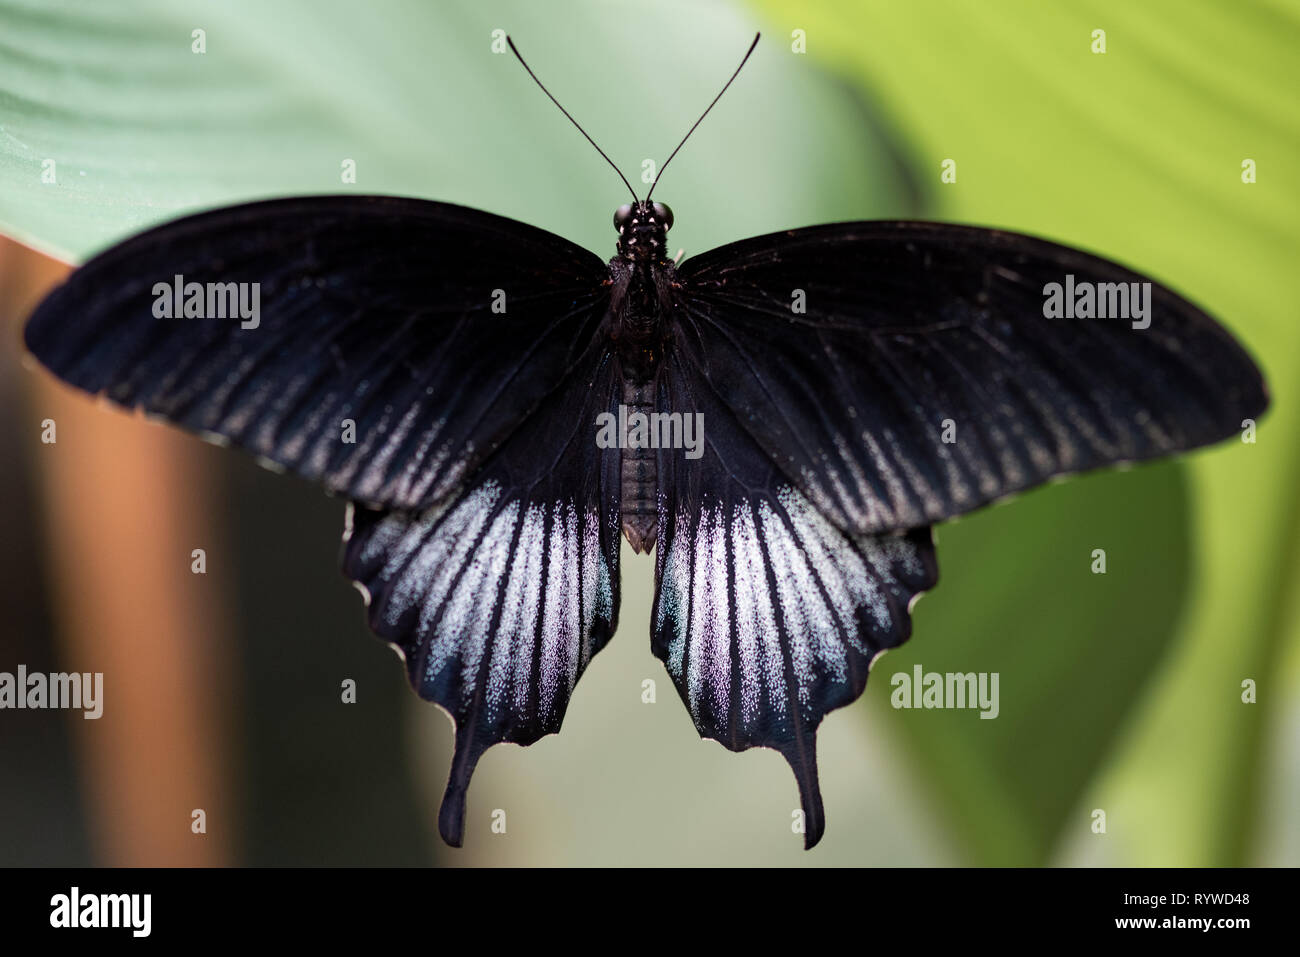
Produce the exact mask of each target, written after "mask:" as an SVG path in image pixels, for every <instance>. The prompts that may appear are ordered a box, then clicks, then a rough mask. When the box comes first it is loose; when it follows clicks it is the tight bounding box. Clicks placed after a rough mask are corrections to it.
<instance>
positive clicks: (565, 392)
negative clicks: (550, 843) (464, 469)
mask: <svg viewBox="0 0 1300 957" xmlns="http://www.w3.org/2000/svg"><path fill="white" fill-rule="evenodd" d="M616 381H617V380H616V374H615V372H614V369H613V362H612V360H611V359H610V358H609V357H608V356H606V355H602V354H600V353H599V352H598V351H597V350H593V352H592V355H591V356H590V357H589V358H588V359H587V360H584V362H583V363H582V365H581V366H580V367H579V368H578V369H576V370H575V373H574V375H573V377H572V379H571V380H570V381H568V382H566V383H565V384H564V385H563V386H562V387H561V388H560V389H559V390H557V391H556V392H555V393H553V394H552V395H551V396H550V397H548V398H547V399H546V400H545V402H544V403H543V404H542V406H541V407H540V408H539V409H538V410H537V412H536V413H534V415H533V416H532V417H531V418H530V419H529V422H528V427H527V429H526V430H524V431H522V432H520V433H518V434H516V435H514V436H512V437H511V438H510V439H509V440H507V441H506V443H505V444H504V445H502V446H501V448H500V449H498V450H497V451H496V453H495V454H494V455H493V456H492V457H491V458H490V459H489V460H488V461H487V462H486V463H485V464H484V466H483V469H482V471H481V472H480V473H479V475H478V476H477V478H476V480H475V482H474V483H473V484H472V485H471V486H470V487H468V488H467V489H465V490H464V491H463V493H461V494H459V495H458V496H456V497H454V498H452V499H451V500H449V501H447V502H445V503H440V504H438V505H436V506H433V507H431V508H429V509H427V510H425V511H423V512H406V511H386V512H385V511H373V510H368V509H364V508H356V509H355V510H354V511H353V513H352V518H351V523H350V535H349V536H347V537H346V538H345V544H344V549H343V570H344V573H345V574H347V575H348V576H349V577H350V578H352V579H353V580H355V581H356V582H357V583H358V584H360V585H362V586H363V587H364V589H365V591H366V594H367V595H368V598H367V602H368V605H369V618H370V626H371V628H372V629H373V630H374V631H375V633H376V634H378V635H379V636H380V637H381V638H384V639H385V640H387V641H389V642H392V643H393V644H394V645H396V646H397V647H398V648H400V649H401V651H402V653H403V656H404V659H405V661H406V666H407V672H408V675H409V677H410V680H411V684H412V686H413V687H414V688H415V690H416V691H417V692H418V693H419V694H420V696H421V697H423V698H426V699H428V700H430V701H434V702H437V703H438V704H439V705H441V706H442V707H443V708H445V709H446V710H447V712H448V713H449V714H450V715H451V717H452V719H453V720H454V722H455V725H456V751H455V757H454V758H453V761H452V768H451V775H450V778H449V781H448V784H447V793H446V797H445V798H444V799H443V806H442V811H441V814H440V815H439V820H438V825H439V829H440V831H441V833H442V836H443V838H444V839H445V840H446V841H447V842H448V843H449V844H452V845H454V846H459V845H460V843H461V839H462V835H463V831H464V816H465V793H466V790H467V788H468V787H469V780H470V776H471V775H472V773H473V771H474V766H475V764H476V763H477V761H478V759H479V757H480V756H481V755H482V753H483V752H484V751H485V750H486V749H487V748H488V747H490V746H491V745H493V744H497V743H498V742H502V741H511V742H514V743H516V744H531V743H532V742H534V741H536V740H537V739H538V738H540V737H541V736H542V735H544V734H550V733H553V732H556V731H558V730H559V728H560V722H561V720H562V719H563V717H564V712H565V709H566V707H567V706H568V702H569V696H570V694H571V693H572V691H573V687H574V684H575V683H576V682H577V680H578V677H579V676H580V675H581V674H582V671H583V669H584V668H585V667H586V666H587V663H588V661H590V660H591V657H592V655H594V654H595V653H596V652H597V651H599V650H600V649H601V647H603V646H604V644H605V642H606V641H607V640H608V639H609V637H610V635H611V634H612V633H613V631H614V626H615V623H616V621H617V617H618V594H619V589H618V583H619V578H618V545H619V455H618V450H617V449H610V450H602V449H599V448H597V446H596V427H595V425H596V417H597V415H598V414H600V413H602V412H609V411H614V410H616V408H617V406H616V405H615V404H614V403H615V402H616V397H617V396H618V395H619V394H620V393H619V391H618V389H617V388H616Z"/></svg>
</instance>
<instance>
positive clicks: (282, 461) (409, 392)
mask: <svg viewBox="0 0 1300 957" xmlns="http://www.w3.org/2000/svg"><path fill="white" fill-rule="evenodd" d="M605 276H606V269H605V266H604V264H603V263H601V262H600V260H599V259H598V258H597V257H596V256H594V255H593V254H592V253H589V252H587V251H585V250H582V249H580V248H578V247H577V246H575V245H573V244H572V243H570V242H568V241H567V240H564V239H561V238H560V237H558V236H554V235H552V234H550V233H547V232H544V231H542V230H539V229H534V228H533V227H530V226H525V225H524V224H522V223H517V222H514V221H513V220H509V219H504V218H502V217H499V216H493V215H490V214H488V213H483V212H479V211H477V210H471V209H465V208H463V207H459V206H451V205H447V204H444V203H433V202H425V201H422V200H414V199H401V198H396V197H378V196H365V197H349V196H318V197H305V198H298V199H286V200H274V201H269V202H260V203H251V204H248V205H243V206H232V207H227V208H223V209H218V210H215V211H212V212H207V213H201V214H199V215H195V216H189V217H186V218H184V219H180V220H177V221H174V222H171V223H167V224H165V225H162V226H159V227H157V228H155V229H151V230H149V231H147V232H145V233H142V234H140V235H138V236H136V237H134V238H132V239H129V240H127V241H126V242H124V243H121V244H120V245H118V246H114V247H113V248H111V249H109V250H108V251H107V252H105V253H103V254H101V255H99V256H97V257H95V258H94V259H92V260H90V261H89V262H88V263H86V264H85V265H84V266H82V267H81V268H80V269H78V270H76V271H75V272H74V273H73V274H72V276H71V278H70V279H69V280H68V281H67V282H66V283H65V284H64V285H63V286H61V287H59V288H58V289H57V290H55V291H54V292H53V293H52V294H51V295H50V296H49V297H48V298H47V299H46V300H45V301H44V302H43V303H42V304H41V305H40V307H39V308H38V309H37V311H36V312H35V314H34V315H33V316H32V318H31V320H30V321H29V323H28V324H27V332H26V338H27V346H28V348H29V349H30V350H31V352H32V353H33V354H34V355H35V356H36V358H38V359H39V360H40V361H41V362H42V363H44V364H45V365H46V366H47V367H48V368H49V369H50V370H51V371H52V372H54V373H55V374H56V375H57V376H59V377H60V378H61V379H63V380H65V381H67V382H69V383H71V384H72V385H74V386H77V387H78V388H81V389H84V390H86V391H87V392H91V393H95V394H101V393H102V394H103V395H105V396H107V397H108V398H109V399H111V400H112V401H113V402H116V403H118V404H120V405H124V406H128V407H139V408H142V409H143V410H144V411H145V412H147V413H150V414H153V415H157V416H161V417H163V418H166V419H168V420H169V421H171V422H173V423H175V424H177V425H180V426H183V427H185V428H188V429H191V430H195V431H199V432H202V433H207V434H208V435H209V436H210V437H217V438H220V439H222V440H226V441H229V442H232V443H233V444H235V445H238V446H241V447H244V448H246V449H248V450H250V451H252V452H254V453H255V454H257V455H259V456H261V457H263V458H264V459H265V460H267V461H268V462H270V463H273V464H275V465H278V466H281V467H284V468H287V469H290V470H292V471H294V472H297V473H299V474H300V475H303V476H306V477H307V478H310V479H315V480H318V481H320V482H322V483H324V485H325V486H326V487H327V488H329V489H330V490H332V491H334V492H339V493H342V494H345V495H347V496H348V497H349V498H352V499H356V500H359V501H362V502H366V503H368V504H371V505H381V506H390V507H400V508H419V507H422V506H426V505H429V504H431V503H433V502H435V501H437V500H439V499H440V498H442V497H443V496H445V495H447V494H448V493H450V492H451V491H452V490H453V489H455V488H456V487H457V486H458V484H459V483H460V482H461V481H462V479H464V478H465V476H467V475H468V474H470V473H472V471H473V470H474V468H475V467H476V466H477V465H478V464H479V463H481V462H482V461H483V460H484V459H485V458H486V457H487V456H488V455H489V454H490V453H491V452H492V450H493V449H495V448H496V447H497V446H499V445H500V444H501V443H502V442H503V441H504V440H505V438H506V436H508V435H509V434H510V433H511V432H512V431H513V430H514V429H515V428H516V427H517V426H518V425H519V423H520V422H521V421H522V420H523V419H524V417H525V416H526V415H527V414H528V412H529V411H530V410H531V409H532V408H533V407H535V406H536V405H537V403H538V402H539V401H540V400H541V399H542V397H543V396H545V395H546V394H547V393H548V392H549V391H550V390H551V389H553V388H554V387H555V386H556V385H557V384H558V383H559V382H560V381H561V380H562V379H563V378H564V376H565V375H566V373H567V370H568V369H569V368H570V367H571V366H572V365H573V362H574V361H575V359H576V357H577V356H578V355H579V354H580V353H581V352H582V351H583V350H584V349H585V348H586V346H587V344H588V343H589V342H590V341H591V339H592V336H593V334H594V331H595V329H596V327H597V326H598V324H599V322H600V320H601V318H602V316H603V314H604V309H605V304H606V301H607V299H608V296H607V294H606V292H605V290H604V287H603V285H602V283H603V280H604V278H605ZM176 277H181V280H180V282H181V285H182V298H181V305H182V309H183V307H184V300H185V299H188V298H189V297H188V296H187V295H184V288H185V284H189V283H198V284H199V288H200V289H202V290H203V294H202V297H201V300H202V303H203V308H204V311H205V312H210V313H211V314H209V315H206V316H204V317H198V316H190V317H185V316H184V315H180V316H177V317H173V318H163V317H159V316H158V315H156V314H155V313H156V312H161V311H165V308H166V307H165V305H163V306H159V305H157V304H158V303H159V302H160V297H163V296H165V297H166V298H167V299H169V300H173V301H172V302H171V303H169V304H167V305H171V306H175V305H176V302H175V299H176V297H175V296H174V295H173V294H170V293H167V292H166V289H168V288H174V287H175V285H176V283H177V279H176ZM230 283H234V284H245V285H242V286H236V287H234V288H235V289H236V294H238V291H239V290H240V289H243V290H244V291H245V293H244V294H245V299H244V300H243V303H244V305H245V306H246V307H247V310H246V311H247V312H248V313H251V312H252V304H253V302H254V300H253V290H254V289H256V295H257V298H256V303H257V315H256V318H255V319H252V318H249V319H244V318H242V314H241V316H235V315H231V313H233V311H234V310H233V309H232V308H231V306H232V305H233V300H231V299H230V298H229V290H230V289H231V287H230V286H227V285H225V284H230ZM208 284H214V285H215V286H216V287H217V288H216V291H215V292H213V293H212V298H211V301H210V303H209V298H208ZM218 284H219V285H218ZM254 284H255V285H254ZM209 306H210V308H209ZM222 307H224V310H223V309H222ZM218 311H224V312H225V313H226V314H227V317H226V318H221V317H218V316H217V315H216V313H217V312H218ZM245 327H247V328H245Z"/></svg>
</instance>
